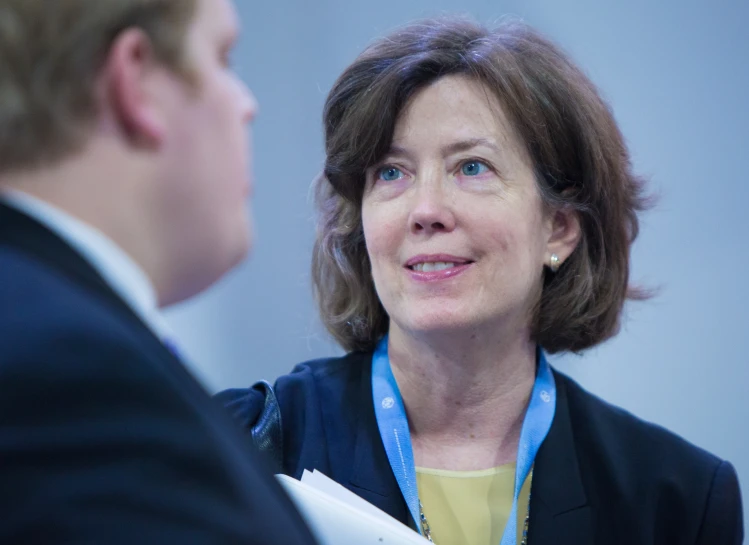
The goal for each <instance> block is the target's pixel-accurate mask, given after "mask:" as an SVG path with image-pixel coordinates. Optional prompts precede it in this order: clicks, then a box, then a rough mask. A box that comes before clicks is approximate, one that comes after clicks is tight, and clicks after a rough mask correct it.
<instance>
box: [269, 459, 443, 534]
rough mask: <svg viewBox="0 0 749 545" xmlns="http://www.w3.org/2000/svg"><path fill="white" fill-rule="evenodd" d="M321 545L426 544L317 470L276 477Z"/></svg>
mask: <svg viewBox="0 0 749 545" xmlns="http://www.w3.org/2000/svg"><path fill="white" fill-rule="evenodd" d="M276 478H278V480H279V482H280V483H281V485H282V486H283V487H284V489H285V490H286V493H287V494H289V496H290V497H291V499H292V501H293V502H294V504H295V505H296V506H297V509H299V512H300V513H301V515H302V517H303V518H304V520H305V522H306V523H307V525H308V526H309V527H310V530H311V531H312V533H313V535H314V536H315V537H316V538H317V541H318V543H319V544H320V545H427V544H428V543H429V541H428V540H427V539H425V538H423V537H421V535H419V534H418V533H417V532H414V531H413V530H411V529H410V528H409V527H408V526H406V525H405V524H402V523H401V522H399V521H397V520H395V519H394V518H393V517H391V516H390V515H388V514H387V513H385V512H383V511H381V510H380V509H377V507H375V506H374V505H372V504H371V503H369V502H367V501H366V500H363V499H362V498H360V497H359V496H357V495H356V494H354V493H353V492H351V491H349V490H347V489H346V488H344V487H343V486H341V485H340V484H338V483H336V482H335V481H333V480H332V479H330V478H328V477H326V476H325V475H323V474H322V473H320V472H319V471H314V472H312V473H310V472H308V471H305V473H304V474H303V475H302V481H297V480H296V479H293V478H291V477H288V476H286V475H276Z"/></svg>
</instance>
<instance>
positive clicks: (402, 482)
mask: <svg viewBox="0 0 749 545" xmlns="http://www.w3.org/2000/svg"><path fill="white" fill-rule="evenodd" d="M372 395H373V400H374V408H375V416H376V418H377V426H378V427H379V428H380V436H381V437H382V442H383V444H384V445H385V452H386V453H387V456H388V460H389V461H390V467H391V468H392V469H393V473H394V474H395V479H396V480H397V481H398V486H399V487H400V489H401V493H402V494H403V497H404V499H405V500H406V505H408V510H409V511H410V513H411V517H413V520H414V521H415V522H416V525H417V527H418V528H419V532H422V528H421V524H420V523H419V521H420V520H421V518H420V517H419V491H418V490H417V487H416V466H415V463H414V454H413V449H412V448H411V435H410V433H409V431H408V419H407V418H406V409H405V407H404V406H403V399H402V398H401V394H400V390H398V384H397V383H396V382H395V377H394V376H393V371H392V369H391V368H390V358H389V357H388V337H387V335H386V336H385V338H383V339H382V340H381V341H380V342H379V343H378V344H377V348H376V349H375V353H374V356H373V358H372ZM555 409H556V386H555V385H554V375H553V374H552V372H551V367H549V364H548V362H547V361H546V358H545V357H544V353H543V351H540V350H539V359H538V370H537V373H536V382H535V384H534V385H533V392H532V393H531V399H530V403H529V405H528V411H527V412H526V414H525V419H524V420H523V427H522V429H521V431H520V443H519V444H518V455H517V462H516V469H515V492H514V496H513V499H512V509H511V511H510V516H509V518H508V519H507V526H505V530H504V533H503V534H502V541H501V542H500V545H515V544H516V541H517V537H516V536H517V512H518V498H519V497H520V489H521V488H522V487H523V483H524V482H525V479H526V478H527V477H528V473H530V470H531V467H532V466H533V461H534V460H535V458H536V453H537V452H538V449H539V447H540V446H541V443H543V442H544V439H545V438H546V434H547V433H549V428H551V422H552V420H554V410H555Z"/></svg>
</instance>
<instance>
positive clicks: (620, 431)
mask: <svg viewBox="0 0 749 545" xmlns="http://www.w3.org/2000/svg"><path fill="white" fill-rule="evenodd" d="M555 378H556V380H557V382H558V383H559V384H561V385H562V386H563V388H564V390H565V395H566V399H567V407H568V410H569V414H570V421H571V424H572V427H573V430H574V435H575V439H576V442H578V443H579V442H584V443H587V442H590V444H594V445H596V446H597V447H600V448H607V449H610V450H612V451H616V452H620V453H626V452H633V451H634V452H640V451H642V452H643V453H649V456H645V457H644V458H643V457H640V459H647V458H659V459H663V458H664V457H666V458H668V459H669V462H668V463H670V464H673V463H678V461H680V460H681V461H683V462H684V463H687V464H695V463H696V464H699V465H704V466H706V467H713V468H715V467H717V466H718V465H719V464H720V462H721V461H722V460H720V459H719V458H718V457H717V456H715V455H713V454H711V453H709V452H708V451H706V450H704V449H702V448H700V447H698V446H696V445H694V444H693V443H691V442H689V441H687V440H686V439H684V438H683V437H681V436H680V435H678V434H677V433H674V432H673V431H670V430H668V429H666V428H664V427H663V426H660V425H658V424H655V423H653V422H648V421H647V420H644V419H642V418H640V417H638V416H636V415H634V414H632V413H631V412H629V411H627V410H626V409H623V408H621V407H618V406H616V405H614V404H612V403H609V402H607V401H605V400H603V399H601V398H600V397H598V396H596V395H595V394H593V393H591V392H589V391H587V390H586V389H585V388H583V387H582V386H581V385H580V384H578V383H577V382H576V381H575V380H573V379H572V378H570V377H568V376H566V375H564V374H563V373H559V372H556V371H555Z"/></svg>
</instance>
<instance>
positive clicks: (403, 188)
mask: <svg viewBox="0 0 749 545" xmlns="http://www.w3.org/2000/svg"><path fill="white" fill-rule="evenodd" d="M552 216H553V214H546V213H544V207H543V206H542V202H541V197H540V195H539V193H538V190H537V187H536V181H535V178H534V174H533V169H532V167H531V162H530V159H529V157H528V154H527V152H526V151H525V148H524V146H523V145H522V143H521V142H520V141H519V140H518V137H517V136H516V135H515V132H514V131H513V130H512V129H511V127H510V125H509V123H508V121H507V120H506V117H505V116H504V114H503V112H502V109H501V107H500V105H499V102H498V101H497V100H496V99H495V98H494V97H493V95H492V93H491V92H490V91H489V90H488V89H486V88H485V87H484V86H482V85H481V84H479V83H477V82H475V81H472V80H470V79H468V78H466V77H463V76H446V77H443V78H441V79H439V80H437V81H436V82H435V83H433V84H431V85H430V86H429V87H426V88H424V89H423V90H421V91H420V92H419V93H418V94H417V95H415V96H414V98H413V99H412V100H411V101H410V102H409V104H408V105H407V107H406V108H405V109H404V110H403V112H402V114H401V115H400V117H399V119H398V122H397V124H396V127H395V131H394V134H393V142H392V147H391V149H390V151H389V153H388V154H387V156H386V157H385V158H384V160H383V161H382V163H380V164H379V165H378V166H376V167H373V168H371V169H370V170H369V171H368V172H367V188H366V190H365V194H364V199H363V205H362V221H363V227H364V236H365V239H366V244H367V250H368V253H369V258H370V260H371V264H372V275H373V278H374V283H375V288H376V290H377V294H378V295H379V298H380V300H381V301H382V304H383V306H384V307H385V310H386V311H387V313H388V315H389V316H390V321H391V325H390V327H391V331H392V328H393V327H398V328H400V329H402V330H404V331H411V332H437V331H443V332H454V331H456V330H466V331H471V330H476V329H477V328H483V327H484V326H487V325H489V326H491V327H492V328H494V327H495V326H496V327H499V328H500V329H499V330H498V331H503V330H504V331H507V329H506V327H510V328H512V330H514V329H516V328H517V330H518V333H520V332H521V331H525V330H526V328H527V327H528V325H529V323H530V318H531V311H532V308H533V306H534V304H535V302H536V300H537V298H538V296H539V294H540V289H541V285H542V274H543V267H544V263H548V261H549V257H550V255H551V253H552V252H555V253H557V254H559V257H560V258H561V259H564V258H565V257H566V256H567V255H569V253H570V252H571V248H570V249H569V251H564V250H563V248H560V247H558V241H557V242H555V240H556V238H557V237H556V235H555V233H558V228H557V227H556V226H555V220H554V219H553V217H552Z"/></svg>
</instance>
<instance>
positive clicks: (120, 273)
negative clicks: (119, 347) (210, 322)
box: [0, 189, 172, 340]
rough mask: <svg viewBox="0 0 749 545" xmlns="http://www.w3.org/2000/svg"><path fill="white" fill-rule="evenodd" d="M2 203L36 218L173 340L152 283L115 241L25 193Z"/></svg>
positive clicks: (2, 196) (5, 194)
mask: <svg viewBox="0 0 749 545" xmlns="http://www.w3.org/2000/svg"><path fill="white" fill-rule="evenodd" d="M0 200H2V201H3V202H5V203H6V204H8V205H9V206H12V207H13V208H16V209H17V210H19V211H21V212H23V213H24V214H26V215H28V216H30V217H31V218H33V219H35V220H36V221H38V222H39V223H41V224H42V225H44V226H45V227H47V228H48V229H49V230H50V231H52V232H53V233H55V234H56V235H57V236H59V237H60V238H62V239H63V240H64V241H65V242H67V243H68V244H69V245H70V246H71V247H73V248H74V249H75V250H77V251H78V252H79V253H80V254H81V255H82V256H83V257H84V258H85V259H86V261H88V263H89V264H90V265H91V266H92V267H93V268H94V269H95V270H96V272H98V273H99V275H100V276H101V277H102V278H103V279H104V280H105V281H106V282H107V284H109V286H110V287H111V288H112V289H113V290H114V291H115V293H116V294H117V295H119V296H120V297H121V298H122V299H123V300H124V301H125V303H127V305H128V306H130V308H131V309H132V310H133V311H134V312H135V313H136V314H137V315H138V316H139V317H140V319H141V320H142V321H143V322H144V323H145V324H146V325H147V326H148V327H149V328H150V329H151V331H153V333H154V334H155V335H156V336H157V337H159V338H160V339H161V340H168V339H169V338H170V337H172V335H171V331H170V330H169V328H168V326H167V325H166V323H165V322H164V319H163V317H162V316H161V313H160V311H159V308H158V305H157V299H156V291H155V289H154V287H153V284H152V282H151V280H150V279H149V278H148V276H147V275H146V273H145V272H144V271H143V269H142V268H141V267H140V266H139V265H138V264H137V263H136V262H135V261H134V260H133V259H132V258H131V257H130V256H129V255H128V254H127V253H125V251H124V250H123V249H122V248H120V247H119V246H118V245H117V244H116V243H115V242H114V241H113V240H112V239H110V238H109V237H107V236H106V235H104V233H102V232H101V231H99V230H98V229H96V228H94V227H92V226H91V225H88V224H86V223H84V222H82V221H80V220H78V219H76V218H75V217H73V216H71V215H70V214H68V213H66V212H64V211H62V210H60V209H59V208H57V207H55V206H53V205H51V204H49V203H47V202H44V201H42V200H40V199H37V198H36V197H32V196H31V195H29V194H27V193H24V192H22V191H16V190H8V189H6V190H3V191H2V193H0Z"/></svg>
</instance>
